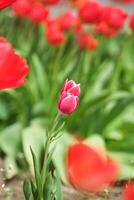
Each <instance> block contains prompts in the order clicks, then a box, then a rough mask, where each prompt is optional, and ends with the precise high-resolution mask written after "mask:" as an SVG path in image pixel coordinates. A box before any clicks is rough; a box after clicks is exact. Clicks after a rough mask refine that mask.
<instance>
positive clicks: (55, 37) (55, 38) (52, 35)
mask: <svg viewBox="0 0 134 200" xmlns="http://www.w3.org/2000/svg"><path fill="white" fill-rule="evenodd" d="M45 37H46V38H47V40H48V42H49V43H50V44H51V45H53V46H59V45H62V44H63V43H64V41H65V38H64V34H63V32H62V31H61V30H60V29H59V28H58V27H57V26H55V27H54V26H50V27H48V28H47V29H46V33H45Z"/></svg>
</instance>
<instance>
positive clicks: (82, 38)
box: [78, 31, 98, 50]
mask: <svg viewBox="0 0 134 200" xmlns="http://www.w3.org/2000/svg"><path fill="white" fill-rule="evenodd" d="M78 43H79V46H80V48H81V49H85V50H94V49H96V48H97V46H98V42H97V40H96V39H95V38H94V37H93V36H92V35H88V34H87V33H86V32H84V31H82V32H80V33H79V34H78Z"/></svg>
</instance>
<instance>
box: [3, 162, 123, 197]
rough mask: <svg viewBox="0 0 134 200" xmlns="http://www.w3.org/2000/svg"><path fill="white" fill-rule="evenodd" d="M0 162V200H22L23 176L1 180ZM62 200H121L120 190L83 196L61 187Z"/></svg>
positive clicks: (71, 189) (115, 189)
mask: <svg viewBox="0 0 134 200" xmlns="http://www.w3.org/2000/svg"><path fill="white" fill-rule="evenodd" d="M1 169H2V161H1V160H0V200H24V196H23V192H22V185H23V177H24V176H23V175H22V176H21V177H16V178H14V179H12V180H10V181H6V180H5V179H4V178H3V175H2V174H3V172H2V170H1ZM63 194H64V200H122V198H121V188H120V187H115V188H112V189H111V190H109V191H105V192H104V193H101V194H98V195H92V194H91V195H88V196H87V195H83V194H81V193H80V192H78V191H76V190H74V189H73V188H69V187H63Z"/></svg>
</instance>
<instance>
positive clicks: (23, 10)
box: [12, 0, 32, 17]
mask: <svg viewBox="0 0 134 200" xmlns="http://www.w3.org/2000/svg"><path fill="white" fill-rule="evenodd" d="M31 7H32V4H31V3H30V2H29V1H28V0H21V1H19V0H17V1H15V3H13V5H12V9H13V11H14V12H15V14H16V15H17V16H19V17H24V16H27V14H28V13H29V12H30V9H31Z"/></svg>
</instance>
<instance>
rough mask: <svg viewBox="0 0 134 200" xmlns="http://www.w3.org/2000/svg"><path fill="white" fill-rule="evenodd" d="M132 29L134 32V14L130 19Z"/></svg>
mask: <svg viewBox="0 0 134 200" xmlns="http://www.w3.org/2000/svg"><path fill="white" fill-rule="evenodd" d="M130 28H131V29H132V30H133V31H134V14H133V15H132V16H131V18H130Z"/></svg>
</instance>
